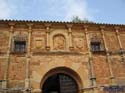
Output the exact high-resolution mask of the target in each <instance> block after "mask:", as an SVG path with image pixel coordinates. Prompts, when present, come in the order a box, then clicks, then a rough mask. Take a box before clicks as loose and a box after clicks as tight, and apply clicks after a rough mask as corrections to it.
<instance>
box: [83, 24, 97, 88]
mask: <svg viewBox="0 0 125 93" xmlns="http://www.w3.org/2000/svg"><path fill="white" fill-rule="evenodd" d="M84 30H85V34H86V40H87V46H88V52H89V67H90V80H91V86H94V87H95V86H96V78H95V74H94V68H93V62H92V53H91V47H90V39H89V33H88V26H84Z"/></svg>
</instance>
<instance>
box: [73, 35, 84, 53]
mask: <svg viewBox="0 0 125 93" xmlns="http://www.w3.org/2000/svg"><path fill="white" fill-rule="evenodd" d="M73 41H74V42H73V43H74V48H75V50H78V51H81V50H83V46H84V38H83V37H75V38H74V39H73Z"/></svg>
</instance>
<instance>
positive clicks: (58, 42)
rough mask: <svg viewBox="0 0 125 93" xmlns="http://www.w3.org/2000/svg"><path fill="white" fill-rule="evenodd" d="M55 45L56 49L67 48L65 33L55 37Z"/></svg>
mask: <svg viewBox="0 0 125 93" xmlns="http://www.w3.org/2000/svg"><path fill="white" fill-rule="evenodd" d="M53 47H54V50H65V47H66V40H65V37H64V36H63V35H56V36H54V38H53Z"/></svg>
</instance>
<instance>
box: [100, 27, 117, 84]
mask: <svg viewBox="0 0 125 93" xmlns="http://www.w3.org/2000/svg"><path fill="white" fill-rule="evenodd" d="M100 29H101V34H102V38H103V42H104V47H105V51H106V57H107V62H108V65H109V72H110V80H111V84H115V80H114V79H115V78H114V75H113V71H112V63H111V59H110V53H109V49H108V46H107V42H106V39H105V35H104V31H105V30H104V29H105V26H101V27H100Z"/></svg>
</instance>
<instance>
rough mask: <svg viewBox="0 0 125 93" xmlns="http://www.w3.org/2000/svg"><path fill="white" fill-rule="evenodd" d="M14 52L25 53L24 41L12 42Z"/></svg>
mask: <svg viewBox="0 0 125 93" xmlns="http://www.w3.org/2000/svg"><path fill="white" fill-rule="evenodd" d="M14 52H16V53H25V52H26V41H14Z"/></svg>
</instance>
